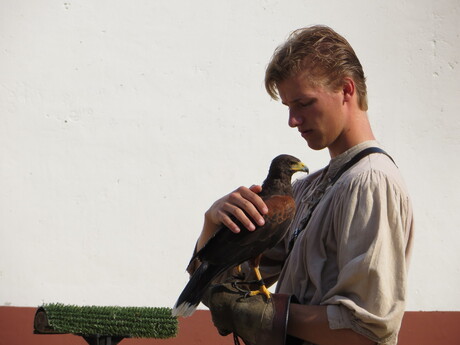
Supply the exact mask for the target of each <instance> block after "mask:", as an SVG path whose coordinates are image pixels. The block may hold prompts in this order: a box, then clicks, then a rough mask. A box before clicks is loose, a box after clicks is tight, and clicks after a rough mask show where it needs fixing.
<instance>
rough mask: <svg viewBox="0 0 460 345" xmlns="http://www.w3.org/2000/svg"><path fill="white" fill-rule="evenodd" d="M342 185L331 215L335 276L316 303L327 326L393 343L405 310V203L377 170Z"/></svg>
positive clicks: (402, 194) (407, 219)
mask: <svg viewBox="0 0 460 345" xmlns="http://www.w3.org/2000/svg"><path fill="white" fill-rule="evenodd" d="M343 188H344V190H343V192H342V193H338V196H337V198H336V200H335V201H334V204H335V205H334V217H333V219H334V221H333V222H334V224H333V226H334V235H335V236H336V243H337V253H336V255H337V265H338V269H339V275H338V278H337V282H336V284H335V286H334V287H333V288H332V289H331V290H329V291H328V293H327V294H326V295H325V297H324V299H323V301H324V302H323V303H322V304H324V305H327V306H328V308H327V314H328V320H329V325H330V327H331V328H332V329H340V328H351V329H353V330H354V331H356V332H357V333H360V334H362V335H365V336H367V337H368V338H370V339H372V340H373V341H376V342H378V343H379V344H394V343H396V342H395V339H396V338H397V333H398V331H399V328H400V324H401V321H402V317H403V314H404V308H405V296H406V284H407V267H406V266H407V260H406V248H407V246H408V242H409V239H410V232H411V231H410V229H411V227H412V210H411V206H410V202H409V199H408V197H407V195H406V193H405V192H404V191H403V189H402V188H400V186H399V185H398V184H397V183H395V182H394V181H391V180H390V179H389V178H388V176H386V175H385V174H383V173H382V172H379V171H373V170H371V171H366V172H364V173H362V174H360V175H358V176H356V177H355V178H354V179H353V180H352V182H351V183H347V184H344V186H343Z"/></svg>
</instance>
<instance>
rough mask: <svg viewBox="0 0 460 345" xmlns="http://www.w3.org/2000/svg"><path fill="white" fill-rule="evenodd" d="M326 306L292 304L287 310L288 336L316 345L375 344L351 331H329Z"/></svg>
mask: <svg viewBox="0 0 460 345" xmlns="http://www.w3.org/2000/svg"><path fill="white" fill-rule="evenodd" d="M326 309H327V306H317V305H302V304H294V303H292V304H291V306H290V310H289V318H288V327H287V332H288V334H289V335H292V336H294V337H297V338H299V339H303V340H306V341H309V342H312V343H314V344H317V345H338V344H340V345H373V344H375V342H373V341H372V340H370V339H369V338H366V337H365V336H363V335H361V334H358V333H356V332H355V331H353V330H351V329H334V330H333V329H330V328H329V322H328V319H327V311H326Z"/></svg>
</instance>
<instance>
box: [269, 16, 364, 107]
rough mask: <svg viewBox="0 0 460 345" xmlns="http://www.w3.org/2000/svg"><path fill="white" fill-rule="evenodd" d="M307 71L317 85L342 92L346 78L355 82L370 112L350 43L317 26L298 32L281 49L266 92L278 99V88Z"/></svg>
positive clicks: (361, 102)
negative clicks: (284, 82) (283, 82)
mask: <svg viewBox="0 0 460 345" xmlns="http://www.w3.org/2000/svg"><path fill="white" fill-rule="evenodd" d="M304 71H308V72H309V75H308V79H309V81H311V82H312V83H314V84H320V85H322V86H326V87H329V88H330V89H332V90H333V91H338V90H340V88H341V87H342V85H343V81H344V78H345V77H349V78H351V79H353V81H354V82H355V87H356V92H357V95H358V105H359V107H360V109H361V110H367V90H366V78H365V76H364V72H363V68H362V66H361V63H360V62H359V60H358V57H357V56H356V54H355V52H354V50H353V48H352V47H351V45H350V44H349V43H348V41H347V40H346V39H345V38H344V37H342V36H341V35H339V34H338V33H337V32H335V31H334V30H332V29H331V28H329V27H327V26H323V25H315V26H311V27H307V28H302V29H298V30H296V31H294V32H293V33H291V35H290V36H289V37H288V39H287V41H286V42H285V43H284V44H282V45H281V46H279V47H278V48H277V49H276V50H275V52H274V54H273V56H272V58H271V61H270V63H269V64H268V67H267V70H266V72H265V88H266V90H267V92H268V94H269V95H270V96H271V97H272V98H273V99H278V88H277V84H279V83H280V82H282V81H284V80H286V79H288V78H290V77H292V76H294V75H296V74H298V73H301V72H304Z"/></svg>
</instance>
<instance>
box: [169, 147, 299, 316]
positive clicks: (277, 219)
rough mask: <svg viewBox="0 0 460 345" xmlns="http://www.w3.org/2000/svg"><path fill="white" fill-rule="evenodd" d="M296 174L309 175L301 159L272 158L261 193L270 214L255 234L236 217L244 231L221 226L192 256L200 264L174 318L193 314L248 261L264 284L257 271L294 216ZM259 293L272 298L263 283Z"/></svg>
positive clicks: (291, 157) (284, 156)
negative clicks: (219, 281)
mask: <svg viewBox="0 0 460 345" xmlns="http://www.w3.org/2000/svg"><path fill="white" fill-rule="evenodd" d="M297 171H304V172H307V173H308V168H307V167H306V166H305V164H303V163H302V162H301V161H300V160H299V159H297V158H295V157H293V156H290V155H279V156H277V157H275V158H274V159H273V161H272V162H271V165H270V169H269V172H268V176H267V178H266V179H265V181H264V182H263V184H262V192H261V193H260V194H259V196H260V197H261V198H262V200H264V202H265V204H266V205H267V207H268V213H267V214H266V215H265V216H264V220H265V224H264V225H263V226H258V227H256V230H255V231H249V230H246V228H245V227H244V226H243V225H242V224H241V223H239V222H238V220H236V219H235V218H233V221H234V222H235V223H236V224H237V225H238V227H239V228H240V229H241V231H240V232H239V233H234V232H232V231H231V230H230V229H228V228H227V227H225V226H222V227H221V228H220V229H219V230H218V231H217V232H216V233H215V235H214V236H213V237H211V238H210V239H209V241H208V242H207V243H206V244H205V245H204V247H203V248H202V249H201V250H199V251H198V252H197V253H196V254H195V255H194V256H193V258H192V260H194V259H195V258H198V259H199V260H200V262H201V265H200V266H199V267H198V269H197V270H196V271H195V272H194V273H193V275H192V277H191V278H190V280H189V282H188V284H187V285H186V286H185V288H184V290H183V291H182V293H181V295H180V296H179V298H178V300H177V302H176V304H175V306H174V309H173V315H175V316H190V315H192V314H193V312H194V311H195V309H196V307H197V306H198V304H199V303H200V302H201V300H202V298H203V296H204V294H205V292H206V290H207V288H208V287H209V286H210V284H211V283H212V282H213V281H214V280H215V279H216V278H217V277H218V276H219V275H220V274H221V273H223V272H224V271H226V270H228V269H230V268H234V267H236V266H238V265H240V264H242V263H243V262H245V261H248V260H249V264H250V265H251V266H252V268H253V269H254V272H255V274H256V277H257V279H258V280H259V281H261V282H262V277H261V275H260V272H259V269H258V265H259V262H260V258H261V255H262V253H263V252H264V251H265V250H267V249H270V248H272V247H274V246H275V245H276V244H277V243H278V242H279V241H281V239H282V238H283V237H284V236H285V234H286V232H287V230H288V228H289V225H290V224H291V222H292V219H293V217H294V213H295V203H294V199H293V197H292V186H291V178H292V175H293V174H294V173H295V172H297ZM258 292H259V291H257V292H255V294H257V293H258ZM260 292H263V293H264V294H265V295H266V296H267V298H270V293H269V292H268V290H267V288H266V287H265V285H263V282H262V283H261V288H260Z"/></svg>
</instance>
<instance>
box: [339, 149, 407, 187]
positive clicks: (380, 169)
mask: <svg viewBox="0 0 460 345" xmlns="http://www.w3.org/2000/svg"><path fill="white" fill-rule="evenodd" d="M340 183H341V184H350V183H355V184H360V185H363V186H372V185H376V184H382V183H385V184H387V185H389V186H393V187H395V188H397V189H400V190H401V191H403V192H404V193H406V192H407V190H406V184H405V182H404V179H403V176H402V174H401V171H400V170H399V168H398V167H397V165H396V164H395V162H394V161H393V160H392V159H391V158H390V157H388V156H387V155H385V154H381V153H373V154H371V155H369V156H367V157H364V158H363V159H361V160H360V161H359V162H358V163H356V164H355V165H354V166H353V167H351V168H350V169H349V170H348V171H347V172H346V173H344V174H343V179H341V181H340Z"/></svg>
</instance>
